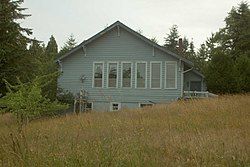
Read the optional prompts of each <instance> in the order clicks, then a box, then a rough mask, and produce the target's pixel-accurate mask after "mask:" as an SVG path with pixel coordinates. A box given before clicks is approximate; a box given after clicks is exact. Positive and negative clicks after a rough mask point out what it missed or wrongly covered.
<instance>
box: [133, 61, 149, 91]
mask: <svg viewBox="0 0 250 167" xmlns="http://www.w3.org/2000/svg"><path fill="white" fill-rule="evenodd" d="M138 63H145V64H146V66H145V70H146V71H145V87H144V88H137V64H138ZM147 67H148V65H147V62H146V61H137V62H135V71H134V72H135V88H136V89H147V81H148V76H147V75H148V68H147Z"/></svg>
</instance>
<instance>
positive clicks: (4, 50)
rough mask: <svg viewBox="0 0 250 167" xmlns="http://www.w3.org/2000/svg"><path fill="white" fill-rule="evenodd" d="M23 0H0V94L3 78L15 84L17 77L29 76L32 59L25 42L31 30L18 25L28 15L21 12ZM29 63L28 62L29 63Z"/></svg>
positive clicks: (27, 40) (1, 92)
mask: <svg viewBox="0 0 250 167" xmlns="http://www.w3.org/2000/svg"><path fill="white" fill-rule="evenodd" d="M22 3H23V1H21V0H19V1H11V0H1V6H0V27H1V28H0V34H1V35H0V94H3V95H4V94H5V93H6V85H5V83H4V82H3V79H6V80H7V81H8V82H10V83H12V84H15V83H16V81H17V80H16V79H17V77H20V78H21V79H23V80H27V79H28V78H29V77H30V76H29V74H30V72H31V70H30V66H31V65H32V60H30V59H29V57H28V52H27V48H26V47H27V44H28V42H29V38H28V37H26V36H25V35H30V34H31V30H30V29H28V28H23V27H21V26H20V21H18V20H20V19H25V18H26V17H28V16H29V15H27V14H22V12H23V11H24V10H25V8H22V7H20V5H21V4H22ZM29 63H30V64H29Z"/></svg>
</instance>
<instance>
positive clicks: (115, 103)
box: [58, 21, 205, 111]
mask: <svg viewBox="0 0 250 167" xmlns="http://www.w3.org/2000/svg"><path fill="white" fill-rule="evenodd" d="M58 62H59V64H60V67H61V70H62V75H61V76H60V78H59V79H58V86H59V87H61V88H63V89H64V90H68V91H70V92H72V93H73V94H78V93H79V92H80V91H81V90H83V91H82V92H84V96H85V97H86V99H87V105H86V107H87V108H91V109H93V110H101V111H110V110H111V111H114V110H119V109H120V108H136V107H143V106H147V105H152V104H155V103H166V102H169V101H173V100H176V99H178V98H180V97H182V96H183V92H184V91H190V90H191V91H193V90H196V91H204V90H205V84H204V76H203V75H202V74H200V73H199V72H198V71H196V70H194V69H193V63H192V62H191V61H189V60H187V59H186V58H184V57H182V56H180V55H177V54H175V53H172V52H170V51H168V50H166V49H165V48H164V47H162V46H160V45H158V44H156V43H154V42H152V41H151V40H149V39H147V38H146V37H144V36H142V35H141V34H139V33H137V32H136V31H134V30H132V29H131V28H129V27H127V26H126V25H124V24H122V23H121V22H119V21H117V22H115V23H114V24H112V25H111V26H109V27H107V28H105V29H104V30H103V31H101V32H99V33H98V34H96V35H94V36H93V37H91V38H89V39H88V40H85V41H83V42H82V43H81V44H79V45H78V46H76V47H75V48H74V49H72V50H71V51H70V52H69V53H67V54H65V55H63V56H62V57H61V58H59V59H58Z"/></svg>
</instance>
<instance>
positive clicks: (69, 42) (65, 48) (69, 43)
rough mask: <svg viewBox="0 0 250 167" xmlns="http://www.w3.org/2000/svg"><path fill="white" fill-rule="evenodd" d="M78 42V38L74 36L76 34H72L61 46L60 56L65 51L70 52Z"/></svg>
mask: <svg viewBox="0 0 250 167" xmlns="http://www.w3.org/2000/svg"><path fill="white" fill-rule="evenodd" d="M76 44H77V42H76V39H75V38H74V35H73V34H71V35H70V36H69V38H68V40H67V41H66V43H64V46H63V47H62V48H61V50H60V52H59V54H58V55H59V56H58V57H60V56H62V55H64V54H65V53H67V52H69V51H70V50H71V49H73V48H74V47H75V46H76Z"/></svg>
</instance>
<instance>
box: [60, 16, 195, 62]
mask: <svg viewBox="0 0 250 167" xmlns="http://www.w3.org/2000/svg"><path fill="white" fill-rule="evenodd" d="M117 26H119V27H121V28H123V29H125V30H127V31H128V32H130V33H131V34H133V35H135V36H137V37H138V38H140V39H141V40H143V41H145V42H146V43H149V44H150V45H152V46H153V47H155V48H157V49H159V50H161V51H163V52H165V53H167V54H169V55H171V56H173V57H176V58H177V59H180V60H182V61H183V62H185V63H187V64H189V65H191V66H193V63H192V62H191V61H190V60H188V59H186V58H184V57H182V56H180V55H177V54H176V53H173V52H171V51H169V50H167V49H166V48H165V47H162V46H160V45H158V44H157V43H155V42H153V41H151V40H150V39H148V38H146V37H145V36H143V35H141V34H139V33H138V32H136V31H134V30H132V29H131V28H129V27H128V26H126V25H125V24H123V23H121V22H120V21H116V22H115V23H113V24H112V25H110V26H109V27H107V28H105V29H104V30H102V31H101V32H99V33H97V34H96V35H94V36H92V37H91V38H89V39H87V40H85V41H83V42H82V43H80V44H79V45H77V46H76V47H74V48H73V49H72V50H70V51H69V52H68V53H66V54H65V55H63V56H61V57H60V58H58V60H62V59H63V58H65V57H67V56H69V55H70V54H72V53H73V52H75V51H77V50H78V49H81V48H83V47H84V46H85V45H87V44H89V43H90V42H92V41H94V40H95V39H97V38H99V37H101V36H102V35H103V34H105V33H107V32H108V31H110V30H111V29H113V28H115V27H117Z"/></svg>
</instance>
